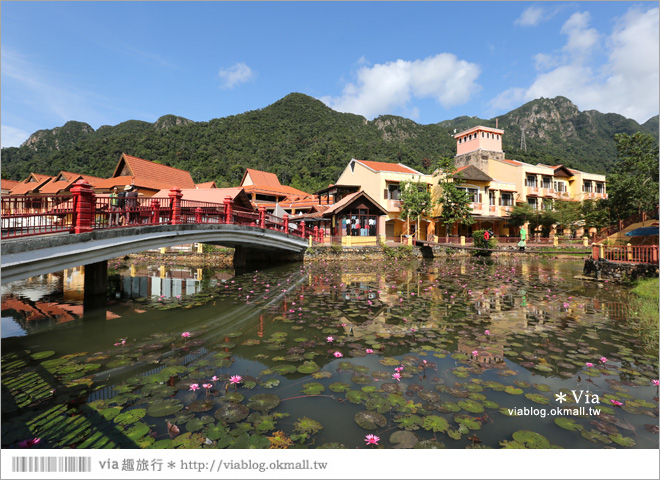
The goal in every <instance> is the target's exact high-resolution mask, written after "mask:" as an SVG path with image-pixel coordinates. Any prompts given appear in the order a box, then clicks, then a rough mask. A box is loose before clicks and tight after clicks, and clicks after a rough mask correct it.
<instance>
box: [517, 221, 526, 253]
mask: <svg viewBox="0 0 660 480" xmlns="http://www.w3.org/2000/svg"><path fill="white" fill-rule="evenodd" d="M526 240H527V232H526V231H525V226H524V225H521V226H520V242H518V247H520V251H521V252H524V251H525V247H526V246H527V242H526Z"/></svg>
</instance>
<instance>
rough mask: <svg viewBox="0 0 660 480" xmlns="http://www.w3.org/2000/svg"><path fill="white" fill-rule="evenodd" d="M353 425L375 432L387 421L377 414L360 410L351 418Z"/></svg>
mask: <svg viewBox="0 0 660 480" xmlns="http://www.w3.org/2000/svg"><path fill="white" fill-rule="evenodd" d="M353 419H354V420H355V423H357V424H358V425H359V426H360V427H362V428H364V429H366V430H376V429H377V428H378V427H384V426H385V425H387V419H386V418H385V417H384V416H383V415H381V414H380V413H378V412H374V411H371V410H362V411H361V412H358V413H356V414H355V417H353Z"/></svg>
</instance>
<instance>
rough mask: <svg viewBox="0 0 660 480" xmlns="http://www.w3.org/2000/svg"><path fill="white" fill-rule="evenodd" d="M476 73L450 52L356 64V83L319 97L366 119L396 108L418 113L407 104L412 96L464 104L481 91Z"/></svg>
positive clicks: (476, 70) (392, 111)
mask: <svg viewBox="0 0 660 480" xmlns="http://www.w3.org/2000/svg"><path fill="white" fill-rule="evenodd" d="M360 63H361V64H363V63H364V60H363V59H361V61H360ZM480 73H481V72H480V69H479V67H478V66H477V65H476V64H474V63H469V62H466V61H464V60H459V59H458V58H456V56H455V55H452V54H450V53H441V54H438V55H435V56H433V57H428V58H425V59H424V60H414V61H407V60H401V59H399V60H396V61H395V62H388V63H385V64H376V65H373V66H371V67H370V66H362V67H360V68H359V70H358V71H357V80H356V82H355V83H348V84H347V85H346V86H345V87H344V90H343V92H342V95H341V96H339V97H322V98H321V99H320V100H321V101H322V102H324V103H325V104H326V105H328V106H329V107H331V108H332V109H334V110H337V111H340V112H350V113H356V114H359V115H363V116H365V117H367V118H373V117H375V116H378V115H381V114H387V113H394V111H395V110H399V109H405V110H409V111H411V112H419V109H417V108H416V107H415V106H411V105H410V104H411V102H412V101H413V99H415V98H418V99H419V98H433V99H435V100H436V101H437V102H438V103H440V105H442V106H443V107H445V108H449V107H452V106H455V105H461V104H463V103H466V102H467V101H468V100H470V98H471V97H473V96H474V95H475V94H476V93H478V92H479V91H480V90H481V86H480V85H478V84H477V83H476V79H477V77H478V76H479V74H480ZM417 114H418V113H417Z"/></svg>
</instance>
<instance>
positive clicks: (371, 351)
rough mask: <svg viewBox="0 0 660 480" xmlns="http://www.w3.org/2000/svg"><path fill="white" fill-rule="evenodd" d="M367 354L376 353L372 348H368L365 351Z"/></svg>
mask: <svg viewBox="0 0 660 480" xmlns="http://www.w3.org/2000/svg"><path fill="white" fill-rule="evenodd" d="M365 352H367V353H374V351H373V350H372V349H371V348H367V349H366V350H365Z"/></svg>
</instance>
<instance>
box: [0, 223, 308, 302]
mask: <svg viewBox="0 0 660 480" xmlns="http://www.w3.org/2000/svg"><path fill="white" fill-rule="evenodd" d="M196 242H199V243H209V244H214V245H222V246H226V247H233V248H235V254H234V265H235V266H236V267H243V266H245V265H246V264H247V263H250V261H251V260H256V259H257V257H260V258H264V255H266V256H270V257H277V258H282V254H283V253H289V254H301V253H303V252H304V251H305V249H306V248H307V246H308V240H305V239H303V238H301V237H300V236H296V235H291V234H286V233H284V232H282V231H277V230H270V229H262V228H259V227H254V226H248V225H232V224H178V225H150V226H146V225H145V226H136V227H127V228H120V229H101V230H94V231H92V232H87V233H79V234H75V235H70V234H66V233H64V234H55V235H47V236H44V235H42V236H35V237H25V238H20V239H19V238H17V239H14V240H3V242H2V246H1V253H2V257H1V267H2V283H3V284H5V283H8V282H12V281H16V280H21V279H25V278H29V277H32V276H35V275H42V274H46V273H52V272H56V271H59V270H63V269H65V268H72V267H76V266H79V265H86V266H88V267H94V266H97V267H96V268H100V269H101V270H98V271H97V275H90V277H92V276H93V277H96V281H95V282H94V283H96V288H94V290H97V291H98V290H100V291H105V290H104V288H103V286H102V285H99V284H100V283H104V282H100V281H99V280H100V278H103V270H105V271H106V272H107V260H109V259H111V258H116V257H120V256H122V255H127V254H130V253H135V252H140V251H144V250H148V249H152V248H160V247H168V246H172V245H181V244H185V243H196ZM106 280H107V275H106ZM87 286H88V285H87V276H86V281H85V287H86V288H85V290H87ZM99 293H100V292H99Z"/></svg>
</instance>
